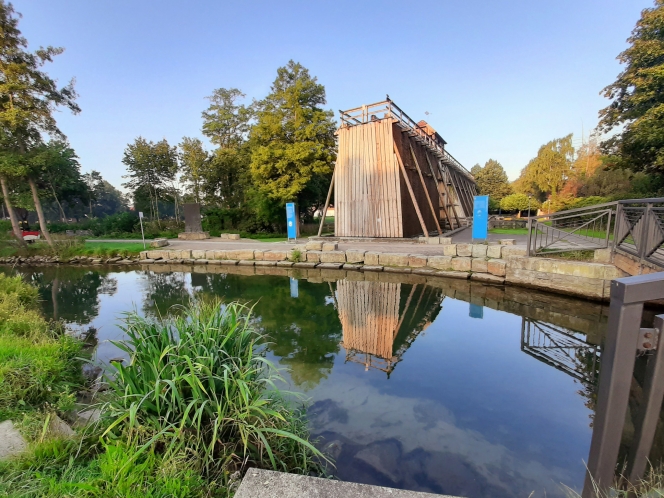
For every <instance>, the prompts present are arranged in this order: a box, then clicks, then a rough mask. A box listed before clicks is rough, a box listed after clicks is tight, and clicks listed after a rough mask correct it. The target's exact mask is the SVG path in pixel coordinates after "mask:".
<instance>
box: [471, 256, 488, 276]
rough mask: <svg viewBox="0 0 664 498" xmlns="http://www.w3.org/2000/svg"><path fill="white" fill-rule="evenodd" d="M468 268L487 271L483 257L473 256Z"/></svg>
mask: <svg viewBox="0 0 664 498" xmlns="http://www.w3.org/2000/svg"><path fill="white" fill-rule="evenodd" d="M470 269H471V270H472V271H474V272H479V273H486V272H487V271H488V269H487V261H486V259H484V258H473V260H472V262H471V264H470Z"/></svg>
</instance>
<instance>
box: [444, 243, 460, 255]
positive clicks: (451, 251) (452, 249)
mask: <svg viewBox="0 0 664 498" xmlns="http://www.w3.org/2000/svg"><path fill="white" fill-rule="evenodd" d="M456 255H457V245H456V244H445V245H444V246H443V256H456Z"/></svg>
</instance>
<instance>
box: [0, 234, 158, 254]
mask: <svg viewBox="0 0 664 498" xmlns="http://www.w3.org/2000/svg"><path fill="white" fill-rule="evenodd" d="M54 239H55V247H53V248H52V247H50V246H49V245H48V244H47V243H46V242H45V241H42V240H40V241H36V242H35V243H33V244H28V245H27V247H21V246H19V245H18V244H17V243H16V242H14V241H2V242H4V243H2V244H1V245H0V257H3V258H6V257H10V256H22V257H29V256H58V257H60V258H73V257H74V256H98V257H100V258H112V257H115V256H121V257H127V256H137V255H138V254H139V253H140V252H141V251H143V250H144V249H143V243H142V242H129V241H128V242H97V241H86V240H83V239H71V238H67V239H59V238H55V237H54ZM148 247H149V246H148Z"/></svg>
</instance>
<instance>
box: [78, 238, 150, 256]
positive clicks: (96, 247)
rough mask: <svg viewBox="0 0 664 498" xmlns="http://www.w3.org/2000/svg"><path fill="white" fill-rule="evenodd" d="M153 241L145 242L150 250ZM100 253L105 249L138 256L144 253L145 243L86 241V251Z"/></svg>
mask: <svg viewBox="0 0 664 498" xmlns="http://www.w3.org/2000/svg"><path fill="white" fill-rule="evenodd" d="M150 242H151V241H147V240H146V241H145V246H146V247H147V248H148V249H149V248H150ZM89 249H91V250H93V251H100V250H102V249H105V250H107V251H127V252H130V253H133V254H138V253H139V252H141V251H143V242H96V241H94V242H90V241H86V242H85V246H84V250H89Z"/></svg>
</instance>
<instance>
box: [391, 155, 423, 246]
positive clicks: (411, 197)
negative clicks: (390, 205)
mask: <svg viewBox="0 0 664 498" xmlns="http://www.w3.org/2000/svg"><path fill="white" fill-rule="evenodd" d="M394 155H395V156H396V158H397V162H398V163H399V168H401V174H402V175H403V178H404V180H406V187H408V193H409V194H410V199H411V200H412V201H413V205H414V206H415V212H416V213H417V218H418V219H419V220H420V226H421V227H422V232H423V233H424V236H425V237H426V238H427V239H428V238H429V231H428V230H427V226H426V225H425V224H424V218H422V213H421V212H420V207H419V206H418V205H417V199H416V198H415V193H414V192H413V187H412V186H411V185H410V180H409V179H408V173H407V172H406V168H405V167H404V165H403V161H402V160H401V154H399V149H398V148H397V144H396V143H395V144H394Z"/></svg>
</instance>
